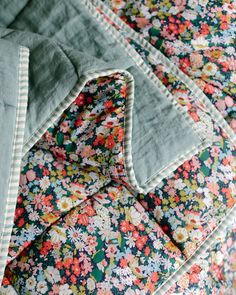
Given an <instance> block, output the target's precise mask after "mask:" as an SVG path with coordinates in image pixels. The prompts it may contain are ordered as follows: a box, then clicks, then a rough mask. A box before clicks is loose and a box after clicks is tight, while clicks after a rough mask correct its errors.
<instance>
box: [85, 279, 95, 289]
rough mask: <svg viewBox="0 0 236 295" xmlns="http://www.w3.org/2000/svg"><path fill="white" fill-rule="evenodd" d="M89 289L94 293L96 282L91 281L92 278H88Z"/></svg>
mask: <svg viewBox="0 0 236 295" xmlns="http://www.w3.org/2000/svg"><path fill="white" fill-rule="evenodd" d="M87 289H88V290H89V291H93V290H94V289H95V282H94V280H93V279H91V278H88V279H87Z"/></svg>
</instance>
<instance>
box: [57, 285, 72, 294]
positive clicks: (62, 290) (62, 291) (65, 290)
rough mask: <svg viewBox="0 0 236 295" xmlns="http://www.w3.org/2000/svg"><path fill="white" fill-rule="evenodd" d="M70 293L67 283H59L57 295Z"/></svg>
mask: <svg viewBox="0 0 236 295" xmlns="http://www.w3.org/2000/svg"><path fill="white" fill-rule="evenodd" d="M70 294H72V290H71V289H69V285H68V284H65V285H61V286H60V288H59V295H70Z"/></svg>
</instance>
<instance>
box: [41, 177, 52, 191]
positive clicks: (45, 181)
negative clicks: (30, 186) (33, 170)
mask: <svg viewBox="0 0 236 295" xmlns="http://www.w3.org/2000/svg"><path fill="white" fill-rule="evenodd" d="M39 185H40V187H41V189H42V190H44V191H45V190H46V189H47V188H48V187H49V185H50V181H49V178H48V176H44V177H43V178H42V179H41V180H40V181H39Z"/></svg>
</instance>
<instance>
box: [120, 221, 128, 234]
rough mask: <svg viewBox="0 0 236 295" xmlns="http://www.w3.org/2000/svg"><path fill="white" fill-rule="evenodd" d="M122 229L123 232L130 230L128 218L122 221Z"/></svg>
mask: <svg viewBox="0 0 236 295" xmlns="http://www.w3.org/2000/svg"><path fill="white" fill-rule="evenodd" d="M120 230H121V231H122V232H123V233H127V232H128V231H129V222H128V221H126V220H122V221H121V223H120Z"/></svg>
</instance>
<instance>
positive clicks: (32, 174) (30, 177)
mask: <svg viewBox="0 0 236 295" xmlns="http://www.w3.org/2000/svg"><path fill="white" fill-rule="evenodd" d="M26 177H27V179H28V180H29V181H33V180H34V179H35V178H36V174H35V172H34V170H29V171H27V172H26Z"/></svg>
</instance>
